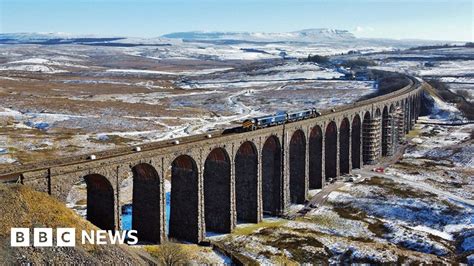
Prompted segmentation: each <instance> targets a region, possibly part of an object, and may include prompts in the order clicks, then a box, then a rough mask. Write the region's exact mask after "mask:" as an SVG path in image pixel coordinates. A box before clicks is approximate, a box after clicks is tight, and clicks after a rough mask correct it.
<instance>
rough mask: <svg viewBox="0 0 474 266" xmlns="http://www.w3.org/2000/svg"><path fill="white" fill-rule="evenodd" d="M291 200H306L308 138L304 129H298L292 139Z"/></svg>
mask: <svg viewBox="0 0 474 266" xmlns="http://www.w3.org/2000/svg"><path fill="white" fill-rule="evenodd" d="M289 164H290V202H291V203H297V204H300V203H304V201H305V200H306V189H305V175H306V173H305V172H306V168H305V166H306V138H305V135H304V132H303V131H302V130H296V131H295V132H294V133H293V136H292V137H291V140H290V162H289Z"/></svg>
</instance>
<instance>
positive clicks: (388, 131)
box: [382, 106, 393, 156]
mask: <svg viewBox="0 0 474 266" xmlns="http://www.w3.org/2000/svg"><path fill="white" fill-rule="evenodd" d="M392 127H393V125H392V118H391V116H390V114H389V112H388V108H387V106H385V107H384V108H383V111H382V156H390V155H391V154H392V150H391V149H392V137H393V136H392Z"/></svg>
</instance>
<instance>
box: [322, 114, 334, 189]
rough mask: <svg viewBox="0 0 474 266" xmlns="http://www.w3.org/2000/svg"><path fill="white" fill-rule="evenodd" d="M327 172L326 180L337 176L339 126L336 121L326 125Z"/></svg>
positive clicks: (325, 150)
mask: <svg viewBox="0 0 474 266" xmlns="http://www.w3.org/2000/svg"><path fill="white" fill-rule="evenodd" d="M325 137H326V138H325V139H326V142H325V146H324V152H325V158H324V159H325V173H326V180H328V179H329V178H334V177H336V176H337V126H336V123H335V122H334V121H332V122H330V123H329V124H328V125H327V127H326V135H325Z"/></svg>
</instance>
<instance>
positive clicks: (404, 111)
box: [403, 99, 410, 133]
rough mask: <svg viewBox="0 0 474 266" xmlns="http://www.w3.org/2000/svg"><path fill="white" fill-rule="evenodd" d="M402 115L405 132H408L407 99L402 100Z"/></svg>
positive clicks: (408, 107)
mask: <svg viewBox="0 0 474 266" xmlns="http://www.w3.org/2000/svg"><path fill="white" fill-rule="evenodd" d="M403 107H404V108H403V117H404V120H405V121H404V126H405V133H408V131H409V130H410V104H409V102H408V99H405V100H404V101H403Z"/></svg>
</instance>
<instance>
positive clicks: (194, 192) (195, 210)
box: [169, 155, 201, 243]
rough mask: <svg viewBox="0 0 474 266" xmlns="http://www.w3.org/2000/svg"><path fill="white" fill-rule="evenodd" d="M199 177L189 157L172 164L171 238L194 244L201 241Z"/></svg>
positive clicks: (193, 162)
mask: <svg viewBox="0 0 474 266" xmlns="http://www.w3.org/2000/svg"><path fill="white" fill-rule="evenodd" d="M198 176H199V174H198V167H197V165H196V161H194V159H193V158H191V157H190V156H188V155H180V156H178V157H177V158H176V159H175V160H174V161H173V162H172V163H171V198H170V222H169V223H170V225H169V236H170V238H176V239H181V240H185V241H189V242H192V243H197V242H199V241H200V240H201V237H200V228H199V226H200V222H199V180H198V178H199V177H198Z"/></svg>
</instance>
